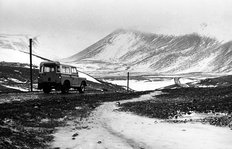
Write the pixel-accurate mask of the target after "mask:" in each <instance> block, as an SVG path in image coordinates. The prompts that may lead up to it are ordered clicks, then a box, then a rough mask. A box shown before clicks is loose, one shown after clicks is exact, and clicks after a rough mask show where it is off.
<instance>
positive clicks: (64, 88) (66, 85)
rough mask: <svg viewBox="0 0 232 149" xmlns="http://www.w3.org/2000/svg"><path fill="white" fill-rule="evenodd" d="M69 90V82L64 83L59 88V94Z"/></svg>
mask: <svg viewBox="0 0 232 149" xmlns="http://www.w3.org/2000/svg"><path fill="white" fill-rule="evenodd" d="M69 89H70V83H69V81H64V84H63V85H62V86H61V92H62V93H68V91H69Z"/></svg>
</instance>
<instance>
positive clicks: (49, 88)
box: [43, 86, 51, 94]
mask: <svg viewBox="0 0 232 149" xmlns="http://www.w3.org/2000/svg"><path fill="white" fill-rule="evenodd" d="M43 92H44V93H46V94H48V93H50V92H51V87H50V86H44V87H43Z"/></svg>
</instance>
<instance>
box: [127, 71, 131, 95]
mask: <svg viewBox="0 0 232 149" xmlns="http://www.w3.org/2000/svg"><path fill="white" fill-rule="evenodd" d="M129 80H130V77H129V72H127V92H129Z"/></svg>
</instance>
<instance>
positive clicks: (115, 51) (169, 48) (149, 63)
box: [62, 29, 232, 74]
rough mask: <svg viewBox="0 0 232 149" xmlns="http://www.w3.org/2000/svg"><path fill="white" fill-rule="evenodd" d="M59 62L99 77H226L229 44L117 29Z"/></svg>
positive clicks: (231, 56) (231, 63)
mask: <svg viewBox="0 0 232 149" xmlns="http://www.w3.org/2000/svg"><path fill="white" fill-rule="evenodd" d="M62 61H64V62H68V63H75V64H76V65H77V66H79V67H80V68H82V69H83V70H85V71H95V72H99V73H100V72H118V71H130V72H149V73H168V74H178V73H190V72H210V73H229V72H232V41H231V42H227V43H221V42H219V41H217V40H216V39H213V38H209V37H206V36H200V35H198V34H195V33H193V34H188V35H183V36H165V35H157V34H151V33H142V32H139V31H132V30H122V29H120V30H116V31H114V32H113V33H111V34H109V35H108V36H106V37H105V38H103V39H101V40H100V41H98V42H97V43H95V44H93V45H91V46H90V47H88V48H86V49H85V50H83V51H81V52H79V53H77V54H75V55H73V56H71V57H68V58H65V59H63V60H62Z"/></svg>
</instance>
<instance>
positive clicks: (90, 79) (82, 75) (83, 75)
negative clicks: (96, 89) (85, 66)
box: [78, 72, 101, 84]
mask: <svg viewBox="0 0 232 149" xmlns="http://www.w3.org/2000/svg"><path fill="white" fill-rule="evenodd" d="M78 73H79V76H80V77H83V78H86V79H87V80H88V81H91V82H95V83H99V84H101V82H99V81H98V80H96V79H95V78H93V77H91V76H90V75H87V74H85V73H83V72H78Z"/></svg>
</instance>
